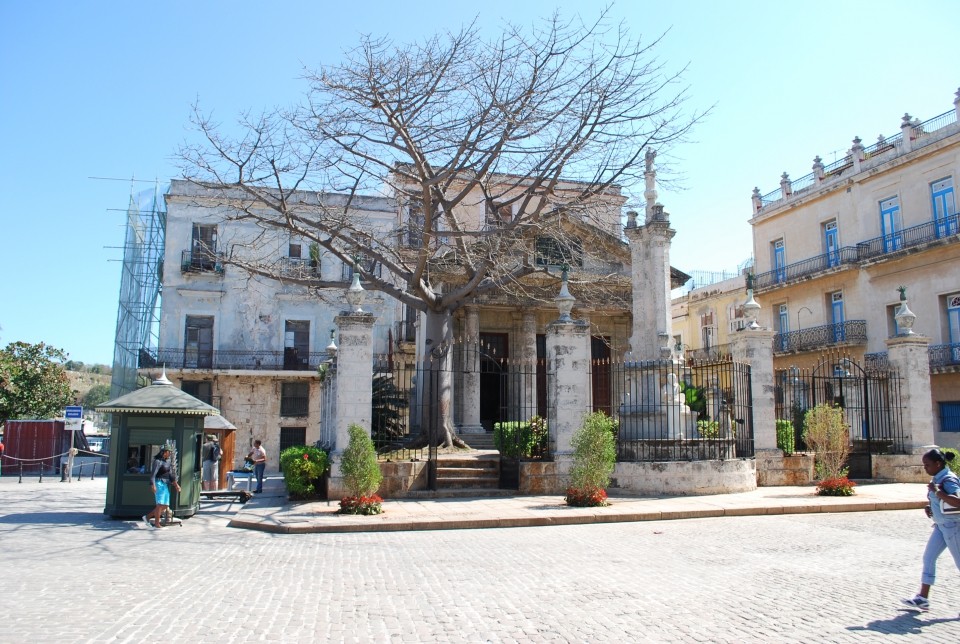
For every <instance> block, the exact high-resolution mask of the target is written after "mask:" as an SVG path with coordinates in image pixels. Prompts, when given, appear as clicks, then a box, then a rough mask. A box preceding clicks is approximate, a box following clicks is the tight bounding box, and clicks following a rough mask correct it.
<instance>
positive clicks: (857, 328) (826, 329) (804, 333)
mask: <svg viewBox="0 0 960 644" xmlns="http://www.w3.org/2000/svg"><path fill="white" fill-rule="evenodd" d="M866 343H867V321H866V320H847V321H846V322H837V323H836V324H825V325H823V326H813V327H809V328H806V329H800V330H799V331H789V332H787V333H778V334H777V335H775V336H773V351H774V353H786V352H789V351H814V350H816V349H821V348H824V347H830V346H834V345H838V344H866Z"/></svg>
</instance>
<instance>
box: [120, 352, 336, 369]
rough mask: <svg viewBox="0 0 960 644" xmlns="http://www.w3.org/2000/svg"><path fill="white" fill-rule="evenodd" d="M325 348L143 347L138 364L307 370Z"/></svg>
mask: <svg viewBox="0 0 960 644" xmlns="http://www.w3.org/2000/svg"><path fill="white" fill-rule="evenodd" d="M329 357H330V356H329V354H327V353H326V352H325V351H311V352H309V353H303V352H298V351H296V350H292V349H287V350H284V351H232V350H221V351H196V350H190V349H186V350H185V349H157V350H154V351H150V350H146V349H143V350H141V351H140V365H139V366H140V368H142V369H144V368H151V367H159V366H166V367H168V368H171V369H209V370H214V369H216V370H227V369H233V370H241V371H244V370H246V371H310V370H316V369H317V368H318V367H319V366H320V364H321V363H322V362H323V361H324V360H327V359H329Z"/></svg>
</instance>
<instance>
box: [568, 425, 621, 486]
mask: <svg viewBox="0 0 960 644" xmlns="http://www.w3.org/2000/svg"><path fill="white" fill-rule="evenodd" d="M613 437H614V431H613V420H612V419H611V418H610V417H609V416H607V415H606V414H604V413H603V412H602V411H598V412H595V413H593V414H590V415H588V416H586V417H584V419H583V424H582V425H580V429H578V430H577V432H576V433H575V434H574V435H573V440H572V441H571V443H572V445H573V467H571V468H570V487H571V488H574V489H576V490H582V491H594V490H603V489H605V488H606V487H607V486H608V485H610V475H611V474H612V473H613V468H614V465H615V464H616V461H617V449H616V443H615V441H614V438H613Z"/></svg>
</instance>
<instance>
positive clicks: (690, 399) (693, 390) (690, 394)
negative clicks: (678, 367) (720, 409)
mask: <svg viewBox="0 0 960 644" xmlns="http://www.w3.org/2000/svg"><path fill="white" fill-rule="evenodd" d="M679 386H680V392H681V393H682V394H683V399H684V400H685V401H686V404H687V407H688V408H689V409H690V411H693V412H696V414H697V418H698V419H703V418H705V417H706V414H707V390H706V389H704V388H703V387H697V386H696V385H694V384H692V383H689V382H683V381H681V382H680V383H679Z"/></svg>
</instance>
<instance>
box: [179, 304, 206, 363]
mask: <svg viewBox="0 0 960 644" xmlns="http://www.w3.org/2000/svg"><path fill="white" fill-rule="evenodd" d="M183 337H184V342H183V367H184V368H185V369H211V368H213V317H211V316H198V315H188V316H187V322H186V329H185V330H184V336H183Z"/></svg>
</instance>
